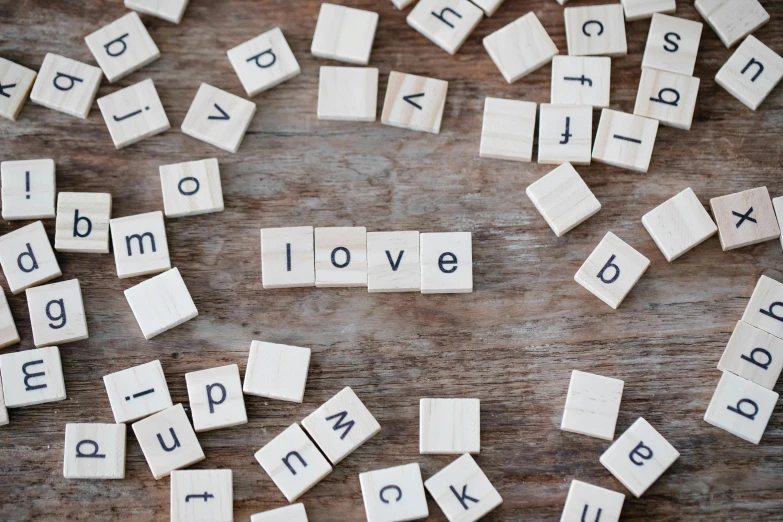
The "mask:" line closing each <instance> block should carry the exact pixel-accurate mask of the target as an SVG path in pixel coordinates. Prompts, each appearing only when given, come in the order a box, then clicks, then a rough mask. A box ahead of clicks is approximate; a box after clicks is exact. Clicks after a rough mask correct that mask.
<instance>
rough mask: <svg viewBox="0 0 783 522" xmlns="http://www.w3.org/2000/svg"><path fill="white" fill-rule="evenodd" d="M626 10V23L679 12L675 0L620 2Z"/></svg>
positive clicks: (625, 0) (621, 0) (631, 0)
mask: <svg viewBox="0 0 783 522" xmlns="http://www.w3.org/2000/svg"><path fill="white" fill-rule="evenodd" d="M620 3H622V5H623V9H624V10H625V21H626V22H633V21H635V20H643V19H645V18H650V17H652V16H655V14H657V13H673V12H674V11H676V10H677V5H676V2H675V1H674V0H620Z"/></svg>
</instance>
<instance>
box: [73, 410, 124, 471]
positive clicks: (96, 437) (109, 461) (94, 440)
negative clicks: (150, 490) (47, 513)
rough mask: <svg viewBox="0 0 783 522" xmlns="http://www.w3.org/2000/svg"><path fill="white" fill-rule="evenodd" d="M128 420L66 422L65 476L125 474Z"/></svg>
mask: <svg viewBox="0 0 783 522" xmlns="http://www.w3.org/2000/svg"><path fill="white" fill-rule="evenodd" d="M125 431H126V430H125V424H71V423H69V424H66V425H65V446H64V447H63V477H65V478H70V479H123V478H125Z"/></svg>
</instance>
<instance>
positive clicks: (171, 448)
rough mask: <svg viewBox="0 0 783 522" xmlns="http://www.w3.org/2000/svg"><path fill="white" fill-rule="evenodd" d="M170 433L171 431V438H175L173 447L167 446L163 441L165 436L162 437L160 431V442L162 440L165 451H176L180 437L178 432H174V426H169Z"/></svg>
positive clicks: (161, 445) (161, 443)
mask: <svg viewBox="0 0 783 522" xmlns="http://www.w3.org/2000/svg"><path fill="white" fill-rule="evenodd" d="M169 433H171V438H172V439H174V444H172V445H171V447H169V446H166V443H165V442H163V437H161V436H160V433H158V442H160V447H161V448H163V451H166V452H170V451H174V450H175V449H177V448H179V439H178V438H177V434H176V433H174V428H169Z"/></svg>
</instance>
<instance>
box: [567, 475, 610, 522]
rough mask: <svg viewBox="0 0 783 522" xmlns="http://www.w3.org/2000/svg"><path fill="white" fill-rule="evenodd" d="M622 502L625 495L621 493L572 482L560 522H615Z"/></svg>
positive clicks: (577, 481)
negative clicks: (593, 521) (592, 521)
mask: <svg viewBox="0 0 783 522" xmlns="http://www.w3.org/2000/svg"><path fill="white" fill-rule="evenodd" d="M623 502H625V495H623V494H622V493H618V492H616V491H612V490H611V489H606V488H601V487H598V486H593V485H592V484H588V483H587V482H582V481H579V480H572V481H571V487H570V488H569V489H568V497H566V503H565V507H564V508H563V514H562V515H561V517H560V522H581V521H583V520H584V521H591V520H595V521H600V522H617V521H618V520H620V512H621V511H622V509H623Z"/></svg>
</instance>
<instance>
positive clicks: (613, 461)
mask: <svg viewBox="0 0 783 522" xmlns="http://www.w3.org/2000/svg"><path fill="white" fill-rule="evenodd" d="M679 457H680V453H679V452H678V451H677V450H676V449H674V446H672V445H671V444H669V442H668V441H667V440H666V439H665V438H663V436H662V435H661V434H660V433H658V432H657V431H656V430H655V428H653V427H652V426H650V424H649V423H648V422H647V421H646V420H644V419H643V418H641V417H639V418H638V419H636V422H634V423H633V424H631V427H630V428H628V429H627V430H626V431H625V433H623V434H622V435H621V436H620V438H618V439H617V440H616V441H614V444H612V445H611V446H609V449H607V450H606V451H605V452H604V454H603V455H601V458H600V459H598V460H599V461H600V462H601V464H603V465H604V467H605V468H606V469H608V470H609V472H610V473H611V474H612V475H614V476H615V478H616V479H617V480H619V481H620V482H622V484H623V486H625V487H626V488H628V490H629V491H630V492H631V493H633V494H634V496H636V497H641V496H642V494H643V493H644V492H645V491H647V489H648V488H649V487H650V486H652V484H653V482H655V481H656V480H658V478H659V477H660V476H661V475H663V472H664V471H666V470H667V469H669V467H670V466H671V465H672V464H674V461H675V460H677V459H678V458H679Z"/></svg>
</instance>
